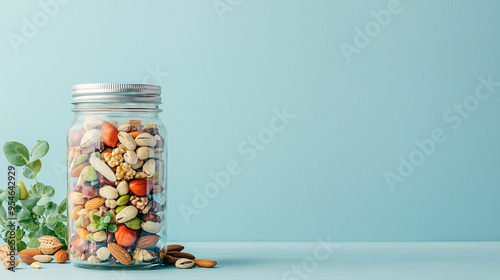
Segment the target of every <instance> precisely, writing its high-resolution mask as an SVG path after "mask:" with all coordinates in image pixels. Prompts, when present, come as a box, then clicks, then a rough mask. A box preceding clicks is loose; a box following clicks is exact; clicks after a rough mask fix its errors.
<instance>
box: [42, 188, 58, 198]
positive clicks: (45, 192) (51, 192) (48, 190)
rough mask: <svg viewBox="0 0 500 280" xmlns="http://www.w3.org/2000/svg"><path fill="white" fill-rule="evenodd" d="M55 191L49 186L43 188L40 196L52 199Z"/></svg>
mask: <svg viewBox="0 0 500 280" xmlns="http://www.w3.org/2000/svg"><path fill="white" fill-rule="evenodd" d="M55 193H56V191H55V190H54V188H53V187H51V186H44V187H43V190H42V194H43V195H44V196H46V197H53V196H54V194H55Z"/></svg>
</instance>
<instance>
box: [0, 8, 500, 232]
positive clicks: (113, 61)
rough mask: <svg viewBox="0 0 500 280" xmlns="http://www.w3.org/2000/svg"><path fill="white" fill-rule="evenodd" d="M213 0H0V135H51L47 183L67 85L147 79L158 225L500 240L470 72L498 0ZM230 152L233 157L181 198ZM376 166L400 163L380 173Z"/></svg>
mask: <svg viewBox="0 0 500 280" xmlns="http://www.w3.org/2000/svg"><path fill="white" fill-rule="evenodd" d="M41 3H50V1H47V0H42V1H41ZM55 3H57V2H55ZM215 3H216V4H217V5H218V6H217V7H218V8H216V7H215V6H214V3H213V2H212V1H211V0H210V1H208V0H203V1H202V0H198V1H194V0H193V1H105V2H103V1H69V2H68V3H66V4H57V7H58V9H59V10H58V11H56V9H55V6H50V7H49V8H50V10H51V11H52V12H53V13H52V16H49V17H47V18H48V21H47V22H46V24H44V22H43V20H44V16H43V15H42V14H41V13H46V12H44V9H43V8H42V6H41V5H40V4H39V3H38V2H37V1H2V2H1V3H0V35H1V36H0V82H1V83H0V85H1V89H0V92H1V104H2V110H1V111H0V120H1V121H2V126H1V131H2V132H1V138H0V141H1V144H2V145H3V143H4V142H5V141H9V140H17V141H20V142H23V143H26V144H28V145H30V146H32V145H33V144H34V143H35V141H36V139H45V140H47V141H49V143H50V144H51V150H50V152H49V155H48V156H47V158H46V159H45V161H44V168H43V169H42V173H41V174H40V180H42V181H43V182H45V183H47V184H52V185H53V186H55V187H56V189H57V198H59V199H61V198H62V197H63V196H64V195H65V187H66V186H65V181H64V180H65V174H64V170H63V172H61V168H62V167H63V166H64V164H65V154H66V148H65V145H66V144H65V134H66V130H67V128H68V127H69V125H70V123H71V121H72V118H73V114H72V112H71V108H72V106H71V104H70V102H71V90H70V89H71V85H72V84H76V83H91V82H116V83H119V82H123V83H141V82H143V81H147V82H149V83H155V84H159V85H161V86H162V89H163V100H164V103H163V105H162V107H163V109H164V112H163V113H162V114H161V118H162V119H163V120H164V122H165V123H166V124H167V126H168V128H169V134H170V135H169V149H170V150H169V168H168V171H169V194H168V196H169V206H168V211H169V213H168V219H169V221H168V222H169V226H170V228H169V230H168V234H169V239H170V240H178V241H185V240H190V241H235V240H242V241H313V240H316V238H318V237H324V236H328V235H330V236H331V240H338V241H423V240H425V241H443V240H453V241H455V240H500V238H499V237H500V203H499V200H500V145H499V144H498V143H500V122H499V121H498V120H499V118H500V110H498V107H499V106H500V96H499V95H500V87H499V86H498V85H494V86H492V87H491V88H490V90H496V91H494V92H492V93H491V94H490V95H489V96H488V97H484V98H483V99H484V100H480V99H478V98H474V97H473V95H474V93H475V90H476V88H477V87H478V86H479V85H481V83H480V81H479V79H478V77H480V76H482V77H484V78H485V79H488V75H490V74H491V75H492V76H491V79H492V80H494V81H500V68H499V67H500V36H499V34H500V21H499V20H498V15H499V13H500V2H498V1H460V2H456V1H430V0H428V1H425V0H421V1H409V0H401V2H400V4H399V6H397V5H396V4H395V3H394V2H392V1H387V0H381V1H352V0H345V1H269V0H252V1H246V0H243V1H241V0H240V1H237V0H232V1H229V0H221V1H220V2H215ZM220 3H222V4H220ZM223 4H225V6H224V5H223ZM388 6H389V7H390V8H391V9H392V10H393V12H394V11H396V13H392V14H391V19H390V21H389V20H388V19H387V18H383V19H384V20H385V22H383V23H384V25H385V26H381V25H380V24H379V23H377V24H376V23H375V19H374V15H373V14H371V12H372V11H374V12H377V13H378V12H379V11H381V10H382V9H385V10H387V9H388ZM224 7H225V8H226V9H230V10H228V11H225V12H221V10H220V9H223V8H224ZM228 7H229V8H228ZM218 9H219V10H218ZM218 13H219V14H218ZM219 15H220V16H219ZM383 15H387V14H384V13H382V14H380V15H379V16H380V17H382V16H383ZM34 16H35V18H36V19H33V17H34ZM37 17H39V18H37ZM23 18H26V20H27V21H29V22H31V23H33V22H34V21H37V20H38V21H37V23H38V25H40V27H36V26H35V27H36V28H37V30H36V32H34V31H33V30H28V31H31V34H30V33H28V34H27V35H29V36H31V38H27V37H26V36H24V35H23V34H22V29H23V26H25V25H27V23H25V22H24V21H23ZM377 26H378V27H379V30H378V29H377ZM356 27H359V28H360V30H364V29H365V27H368V32H369V33H370V32H371V33H370V34H371V35H372V37H368V39H369V42H368V41H367V38H366V37H364V36H370V35H366V31H363V33H365V35H359V34H358V35H357V33H356ZM25 31H26V30H25ZM13 34H16V35H17V36H21V37H22V36H24V40H21V39H19V37H16V38H17V39H16V40H17V41H15V42H17V43H18V44H19V45H17V43H12V42H11V41H12V40H14V39H12V38H14V37H15V36H16V35H13ZM13 36H14V37H13ZM363 39H364V40H363ZM19 40H21V41H22V42H21V41H19ZM355 40H356V42H357V43H358V47H359V48H357V50H355V52H354V53H352V54H351V55H347V56H346V55H345V54H344V53H343V48H344V49H345V48H348V47H346V46H347V44H349V45H351V47H350V50H351V51H353V50H354V48H355V47H356V45H355V43H356V42H355ZM16 49H17V52H16ZM155 72H157V73H156V74H155V75H152V74H151V73H155ZM486 89H487V88H486V87H484V86H483V87H482V88H481V87H479V90H478V92H479V93H480V94H485V93H486ZM481 96H483V95H481ZM476 101H477V103H475V102H476ZM464 102H465V103H466V104H465V105H466V108H468V109H470V111H471V112H467V111H466V113H467V114H469V115H467V114H465V113H464V114H462V116H460V115H459V113H456V112H454V111H451V112H450V111H448V110H450V109H451V110H454V106H455V104H463V103H464ZM476 105H477V106H476ZM285 107H286V108H287V110H288V112H289V113H290V114H293V115H295V116H296V117H295V118H294V119H292V120H290V122H289V123H288V125H286V126H285V128H284V129H283V130H282V131H280V132H279V133H275V134H274V136H273V137H272V139H269V143H268V144H266V145H265V148H263V150H259V151H258V152H257V153H256V157H255V158H252V159H250V160H248V159H249V155H248V154H242V153H241V152H239V151H238V147H239V146H240V145H245V144H242V143H243V142H244V141H248V137H250V136H258V135H259V133H261V136H265V135H264V134H265V133H268V132H269V131H268V130H266V128H268V127H269V122H270V121H271V120H272V119H273V116H274V115H275V113H274V112H273V110H278V111H280V110H283V108H285ZM476 107H477V108H476ZM457 110H458V109H457ZM457 116H460V117H457ZM459 120H460V121H461V123H460V125H458V122H459ZM436 129H437V132H439V131H441V133H442V134H444V136H442V137H441V138H443V139H445V141H444V142H443V143H438V144H436V147H435V148H434V149H433V150H432V151H430V152H429V151H428V154H429V155H424V153H423V152H422V151H420V152H419V150H418V149H419V147H418V146H417V144H416V143H415V140H417V141H423V140H424V139H428V138H431V137H432V133H433V130H436ZM262 131H264V132H262ZM441 138H440V139H441ZM429 145H430V144H429ZM246 147H247V148H248V147H249V146H246ZM429 147H430V146H429ZM422 155H424V157H425V158H423V159H422V158H419V157H421V156H422ZM400 156H402V158H404V161H408V162H410V160H411V159H410V157H413V158H412V160H413V162H414V163H415V162H416V163H417V164H419V165H418V166H416V167H414V171H413V173H412V174H411V175H409V176H406V175H408V174H404V172H403V173H401V174H400V173H399V171H398V167H399V166H400V165H401V164H402V163H401V162H402V161H401V160H400V158H399V157H400ZM232 160H235V161H236V162H238V163H239V164H240V168H241V173H240V174H238V175H236V176H232V177H231V181H230V183H229V185H228V186H227V187H225V188H223V189H220V192H219V194H217V195H214V196H213V197H212V198H208V199H207V201H208V205H202V206H204V208H203V209H200V208H201V207H199V208H196V206H200V205H195V204H193V202H192V201H193V198H196V196H195V193H196V191H197V190H198V191H200V192H201V193H203V192H204V186H205V185H206V184H208V183H210V182H212V179H211V177H210V175H209V174H210V172H217V171H220V170H223V169H225V167H226V164H227V163H228V162H231V161H232ZM422 160H424V162H423V163H422V164H421V162H419V161H422ZM1 162H2V165H3V166H4V168H5V167H6V166H7V161H6V160H5V159H4V158H3V157H2V160H1ZM409 164H412V163H411V162H410V163H409ZM4 168H3V169H2V170H5V169H4ZM406 168H408V166H406ZM402 171H405V170H402ZM388 172H390V173H391V174H393V175H391V176H393V177H392V178H393V179H392V180H396V179H394V178H397V177H395V176H401V175H405V176H406V177H405V176H401V177H399V180H400V181H398V182H396V181H394V182H396V183H394V186H393V189H391V188H390V184H389V183H388V182H387V180H386V178H385V176H386V175H387V174H389V173H388ZM4 173H6V172H1V174H0V182H6V181H7V179H6V174H4ZM401 180H404V182H401ZM5 184H6V183H5ZM205 204H207V202H206V201H205ZM188 207H192V208H191V210H193V209H194V210H196V214H192V215H191V216H189V217H184V216H183V215H182V214H181V210H180V209H181V208H182V209H188Z"/></svg>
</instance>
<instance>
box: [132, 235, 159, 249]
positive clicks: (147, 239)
mask: <svg viewBox="0 0 500 280" xmlns="http://www.w3.org/2000/svg"><path fill="white" fill-rule="evenodd" d="M158 241H160V236H158V235H156V234H153V235H146V236H143V237H141V238H139V241H137V248H141V249H144V248H149V247H153V246H154V245H156V244H157V243H158Z"/></svg>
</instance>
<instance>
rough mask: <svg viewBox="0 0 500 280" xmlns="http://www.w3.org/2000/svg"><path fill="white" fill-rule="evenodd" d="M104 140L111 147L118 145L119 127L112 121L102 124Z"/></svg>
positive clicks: (102, 137)
mask: <svg viewBox="0 0 500 280" xmlns="http://www.w3.org/2000/svg"><path fill="white" fill-rule="evenodd" d="M101 139H102V142H104V144H106V145H108V146H110V147H116V143H118V129H116V127H115V126H114V125H112V124H110V123H105V124H104V125H103V126H102V135H101Z"/></svg>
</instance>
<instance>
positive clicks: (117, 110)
mask: <svg viewBox="0 0 500 280" xmlns="http://www.w3.org/2000/svg"><path fill="white" fill-rule="evenodd" d="M158 105H159V104H153V103H75V108H73V109H72V111H73V112H76V113H82V114H87V113H96V114H122V113H138V114H147V115H152V116H154V115H158V113H160V112H162V110H161V109H160V108H159V107H158Z"/></svg>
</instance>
